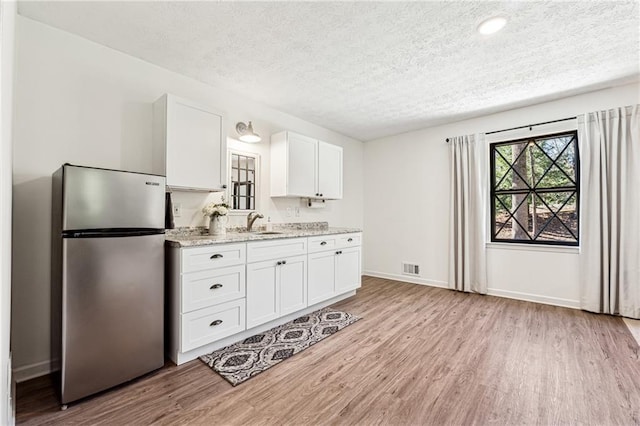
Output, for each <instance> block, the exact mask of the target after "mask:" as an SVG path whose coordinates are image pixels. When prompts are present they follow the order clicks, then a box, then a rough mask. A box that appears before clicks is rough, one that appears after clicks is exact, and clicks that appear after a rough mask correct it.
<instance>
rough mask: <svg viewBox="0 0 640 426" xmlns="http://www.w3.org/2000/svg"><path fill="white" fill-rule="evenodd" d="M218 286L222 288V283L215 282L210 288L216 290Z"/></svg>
mask: <svg viewBox="0 0 640 426" xmlns="http://www.w3.org/2000/svg"><path fill="white" fill-rule="evenodd" d="M216 288H222V284H214V285H212V286H211V287H209V290H215V289H216Z"/></svg>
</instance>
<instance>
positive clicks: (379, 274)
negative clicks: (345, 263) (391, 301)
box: [362, 271, 449, 288]
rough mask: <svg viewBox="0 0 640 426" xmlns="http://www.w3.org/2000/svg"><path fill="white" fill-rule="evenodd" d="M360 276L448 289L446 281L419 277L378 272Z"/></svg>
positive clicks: (366, 272) (363, 273) (364, 273)
mask: <svg viewBox="0 0 640 426" xmlns="http://www.w3.org/2000/svg"><path fill="white" fill-rule="evenodd" d="M362 275H369V276H371V277H376V278H384V279H387V280H394V281H402V282H406V283H411V284H420V285H428V286H430V287H438V288H449V286H448V284H447V282H446V281H438V280H430V279H426V278H421V277H411V276H408V275H399V274H387V273H385V272H378V271H363V272H362Z"/></svg>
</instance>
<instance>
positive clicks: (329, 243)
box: [309, 235, 341, 253]
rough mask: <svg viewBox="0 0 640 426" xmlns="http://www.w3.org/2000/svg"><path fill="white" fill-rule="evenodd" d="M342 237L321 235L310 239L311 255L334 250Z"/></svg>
mask: <svg viewBox="0 0 640 426" xmlns="http://www.w3.org/2000/svg"><path fill="white" fill-rule="evenodd" d="M340 236H341V235H321V236H319V237H309V253H317V252H320V251H326V250H333V249H334V248H336V247H337V245H338V237H340Z"/></svg>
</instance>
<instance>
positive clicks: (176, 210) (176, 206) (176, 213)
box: [173, 203, 182, 217]
mask: <svg viewBox="0 0 640 426" xmlns="http://www.w3.org/2000/svg"><path fill="white" fill-rule="evenodd" d="M180 215H182V204H180V203H173V217H180Z"/></svg>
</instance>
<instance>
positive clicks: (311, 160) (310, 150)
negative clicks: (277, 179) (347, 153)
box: [287, 132, 318, 197]
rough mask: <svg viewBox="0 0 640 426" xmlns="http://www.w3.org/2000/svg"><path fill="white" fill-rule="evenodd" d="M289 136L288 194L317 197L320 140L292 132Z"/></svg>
mask: <svg viewBox="0 0 640 426" xmlns="http://www.w3.org/2000/svg"><path fill="white" fill-rule="evenodd" d="M288 138H289V140H288V152H287V155H288V159H287V166H288V171H289V173H288V174H287V195H289V196H300V197H315V194H316V193H317V192H318V191H317V190H316V188H317V181H316V175H317V171H316V167H317V155H318V151H317V145H318V141H317V140H316V139H311V138H309V137H306V136H302V135H296V134H295V133H291V132H289V133H288Z"/></svg>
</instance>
